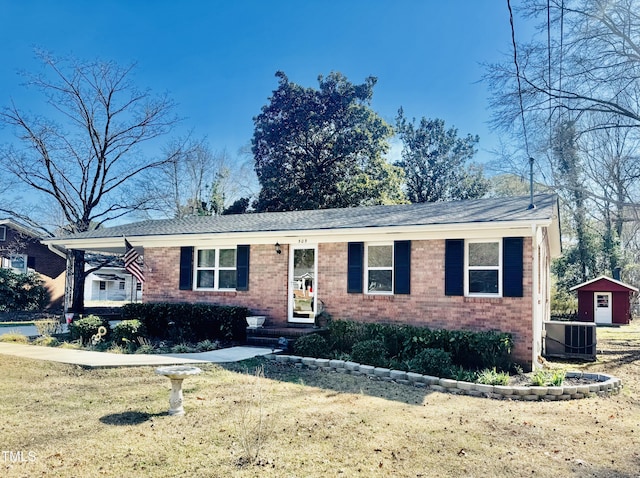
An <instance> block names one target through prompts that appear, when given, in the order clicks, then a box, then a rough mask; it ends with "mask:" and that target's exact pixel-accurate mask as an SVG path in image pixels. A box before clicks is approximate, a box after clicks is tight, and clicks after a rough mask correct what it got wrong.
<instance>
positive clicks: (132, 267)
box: [124, 239, 144, 282]
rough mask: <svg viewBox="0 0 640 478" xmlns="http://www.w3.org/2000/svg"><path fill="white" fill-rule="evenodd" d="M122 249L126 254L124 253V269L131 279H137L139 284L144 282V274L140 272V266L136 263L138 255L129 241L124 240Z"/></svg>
mask: <svg viewBox="0 0 640 478" xmlns="http://www.w3.org/2000/svg"><path fill="white" fill-rule="evenodd" d="M124 247H125V249H126V252H125V253H124V268H125V269H126V270H127V272H129V274H131V275H132V276H133V277H135V278H136V279H138V281H139V282H144V273H143V272H142V266H141V265H140V264H139V263H138V258H139V257H140V254H138V253H137V252H136V250H135V249H134V248H133V246H132V245H131V244H129V241H127V240H126V239H125V240H124Z"/></svg>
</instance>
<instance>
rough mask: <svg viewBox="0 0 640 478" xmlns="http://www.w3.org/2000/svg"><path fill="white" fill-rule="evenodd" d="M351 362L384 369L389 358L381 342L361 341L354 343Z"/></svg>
mask: <svg viewBox="0 0 640 478" xmlns="http://www.w3.org/2000/svg"><path fill="white" fill-rule="evenodd" d="M351 360H353V361H354V362H358V363H361V364H366V365H373V366H375V367H386V366H387V365H389V358H388V356H387V350H386V349H385V347H384V343H383V342H382V341H381V340H363V341H362V342H356V343H355V344H354V345H353V349H351Z"/></svg>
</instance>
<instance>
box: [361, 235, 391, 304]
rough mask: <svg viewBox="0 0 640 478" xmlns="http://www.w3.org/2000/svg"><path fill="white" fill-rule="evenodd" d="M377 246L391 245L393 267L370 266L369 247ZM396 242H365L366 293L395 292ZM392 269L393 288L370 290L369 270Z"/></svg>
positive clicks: (383, 293)
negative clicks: (388, 289)
mask: <svg viewBox="0 0 640 478" xmlns="http://www.w3.org/2000/svg"><path fill="white" fill-rule="evenodd" d="M376 246H391V267H369V247H376ZM394 247H395V246H394V243H393V242H368V243H365V247H364V267H363V269H364V289H365V294H368V295H393V294H394V287H393V286H394V284H395V268H396V264H395V257H394V256H395V254H394V251H395V249H394ZM389 269H391V290H390V291H387V290H383V291H375V290H373V291H371V290H369V271H386V270H389Z"/></svg>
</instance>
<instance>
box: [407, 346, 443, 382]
mask: <svg viewBox="0 0 640 478" xmlns="http://www.w3.org/2000/svg"><path fill="white" fill-rule="evenodd" d="M452 365H453V364H452V362H451V354H450V353H449V352H445V351H444V350H442V349H424V350H422V351H421V352H419V353H418V354H417V355H416V356H415V357H414V358H412V359H411V360H410V361H409V362H408V366H409V370H411V371H412V372H416V373H421V374H424V375H432V376H434V377H449V376H450V374H451V367H452Z"/></svg>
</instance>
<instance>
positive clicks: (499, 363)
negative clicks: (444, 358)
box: [296, 320, 513, 370]
mask: <svg viewBox="0 0 640 478" xmlns="http://www.w3.org/2000/svg"><path fill="white" fill-rule="evenodd" d="M324 339H325V341H326V348H325V351H324V357H320V358H333V357H340V356H345V355H346V356H352V355H353V354H354V353H355V355H357V356H358V358H359V359H360V360H362V359H363V355H367V353H369V352H370V355H371V358H370V360H369V362H371V361H374V362H376V363H369V365H378V366H380V365H384V366H393V367H394V368H398V369H403V368H405V369H406V368H407V366H408V363H409V362H410V361H411V360H413V359H415V358H416V356H418V355H419V354H420V353H421V352H422V351H423V350H425V349H441V350H443V351H445V352H447V353H448V354H449V355H450V356H451V361H452V364H453V365H455V366H459V367H463V368H464V369H468V370H482V369H486V368H489V369H491V368H493V367H496V368H497V369H500V370H508V369H509V368H510V366H511V350H512V348H513V338H512V336H511V334H508V333H504V332H499V331H489V332H471V331H467V330H445V329H437V330H432V329H429V328H427V327H416V326H411V325H389V324H374V323H362V322H354V321H348V320H333V321H331V322H330V323H329V325H328V330H327V332H326V333H325V335H324ZM307 340H311V341H313V348H314V351H316V353H317V352H318V350H320V351H322V346H321V344H319V343H318V341H317V340H315V341H314V339H307ZM305 341H306V340H302V338H301V339H298V341H296V348H302V347H304V346H305ZM301 352H302V350H297V352H296V353H301ZM383 362H384V364H383ZM361 363H365V362H361Z"/></svg>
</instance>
